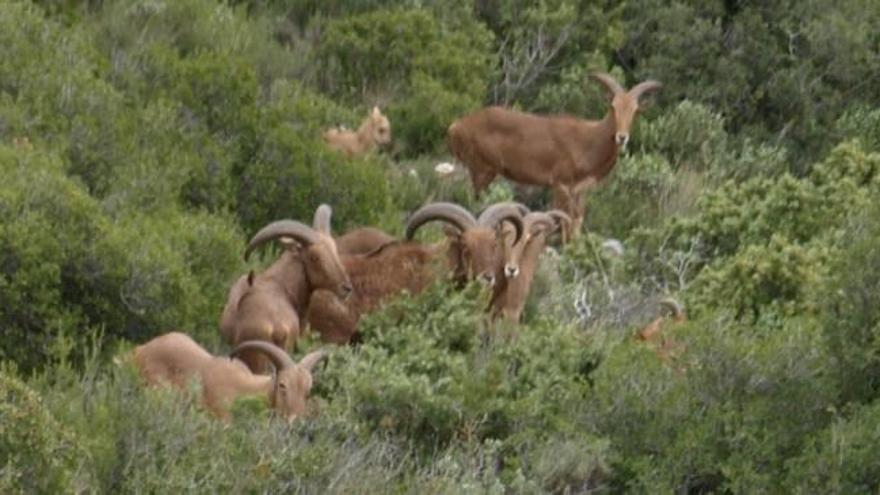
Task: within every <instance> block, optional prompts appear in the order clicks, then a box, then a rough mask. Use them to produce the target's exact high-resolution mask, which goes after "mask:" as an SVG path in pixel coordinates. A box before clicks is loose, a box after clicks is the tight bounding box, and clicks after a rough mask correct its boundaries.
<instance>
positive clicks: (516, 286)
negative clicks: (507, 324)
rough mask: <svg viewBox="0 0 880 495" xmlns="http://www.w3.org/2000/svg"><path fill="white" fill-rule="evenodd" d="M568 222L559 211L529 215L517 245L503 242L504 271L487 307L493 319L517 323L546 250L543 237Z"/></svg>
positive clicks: (508, 241) (565, 215) (569, 220)
mask: <svg viewBox="0 0 880 495" xmlns="http://www.w3.org/2000/svg"><path fill="white" fill-rule="evenodd" d="M570 222H571V218H570V217H569V216H568V215H567V214H566V213H564V212H562V211H559V210H550V211H548V212H546V213H545V212H531V213H529V214H527V215H526V216H525V217H524V218H523V235H522V238H521V239H520V240H519V242H517V243H513V242H512V240H511V239H509V237H508V238H507V239H505V243H504V260H505V263H504V270H503V273H502V276H501V277H500V281H499V283H498V284H496V285H495V288H494V291H493V294H492V300H491V303H490V306H491V312H492V316H493V317H496V318H498V317H501V318H504V319H505V320H508V321H511V322H518V321H520V319H521V318H522V312H523V308H525V304H526V299H527V298H528V296H529V292H530V291H531V288H532V280H533V279H534V277H535V270H537V268H538V261H539V258H540V256H541V254H542V253H543V252H544V250H545V248H546V246H547V244H546V239H547V236H549V235H550V234H551V233H552V232H555V231H557V230H559V231H560V232H565V229H566V228H567V227H568V224H569V223H570Z"/></svg>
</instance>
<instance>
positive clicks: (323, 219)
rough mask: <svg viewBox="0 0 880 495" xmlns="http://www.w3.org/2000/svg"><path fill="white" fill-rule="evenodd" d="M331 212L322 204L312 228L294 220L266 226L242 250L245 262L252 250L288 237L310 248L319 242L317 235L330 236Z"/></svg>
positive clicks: (328, 207) (327, 206)
mask: <svg viewBox="0 0 880 495" xmlns="http://www.w3.org/2000/svg"><path fill="white" fill-rule="evenodd" d="M332 213H333V210H332V209H331V208H330V206H329V205H326V204H322V205H321V206H319V207H318V209H317V210H315V218H314V220H313V224H314V228H313V227H309V226H308V225H306V224H304V223H301V222H297V221H296V220H277V221H274V222H272V223H270V224H269V225H266V226H265V227H263V228H262V229H260V231H259V232H257V233H256V234H254V237H253V238H251V240H250V241H249V242H248V245H247V248H245V250H244V259H245V260H247V259H248V257H249V256H250V255H251V253H252V252H253V251H254V249H257V248H258V247H260V246H262V245H263V244H265V243H267V242H270V241H274V240H275V239H278V238H281V237H290V238H293V239H294V240H296V242H299V243H300V244H302V245H303V246H306V247H308V246H311V245H312V244H315V243H316V242H318V241H319V240H320V236H319V234H325V235H327V236H328V237H329V236H330V217H331V215H332Z"/></svg>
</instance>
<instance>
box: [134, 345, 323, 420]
mask: <svg viewBox="0 0 880 495" xmlns="http://www.w3.org/2000/svg"><path fill="white" fill-rule="evenodd" d="M246 351H250V352H258V353H261V354H263V355H264V356H266V357H267V358H268V359H269V360H270V361H271V362H272V364H273V365H274V366H275V370H276V374H275V375H274V376H269V375H257V374H254V373H253V372H251V371H250V370H249V369H248V367H247V366H246V365H245V364H244V363H243V362H242V361H239V360H238V359H235V357H236V356H238V355H240V354H241V353H242V352H246ZM325 355H326V352H325V351H323V350H319V351H314V352H311V353H309V354H307V355H306V356H305V357H304V358H303V359H302V360H301V361H300V362H299V363H294V362H293V360H292V359H291V358H290V356H288V355H287V353H286V352H284V351H282V350H281V349H279V348H278V347H276V346H274V345H272V344H269V343H266V342H262V341H249V342H243V343H241V344H239V345H238V346H237V347H236V348H235V349H234V350H233V351H232V353H231V354H230V356H229V357H220V356H213V355H211V354H210V353H209V352H208V351H206V350H205V349H204V348H202V347H201V346H200V345H199V344H197V343H196V342H195V341H193V339H191V338H190V337H189V336H188V335H185V334H183V333H180V332H171V333H167V334H165V335H161V336H159V337H156V338H154V339H153V340H151V341H149V342H147V343H146V344H143V345H140V346H138V347H136V348H135V350H134V364H135V366H136V367H137V368H138V370H139V371H140V374H141V376H142V377H143V378H144V380H146V382H147V383H148V384H150V385H158V384H162V383H170V384H171V385H173V386H175V387H177V388H179V389H185V388H186V385H187V383H188V382H189V381H190V380H192V379H197V380H198V381H199V382H200V384H201V389H202V403H203V404H204V405H205V407H206V408H207V409H208V410H209V411H211V413H213V414H214V415H215V416H217V417H219V418H221V419H224V420H229V419H230V416H229V407H230V405H232V403H233V402H234V401H235V399H237V398H239V397H244V396H250V395H254V396H263V397H265V398H266V400H267V401H268V402H269V405H270V406H271V407H272V408H273V409H275V411H276V412H277V413H278V414H279V415H280V416H281V417H283V418H285V419H286V420H287V421H293V420H294V419H296V418H297V417H299V416H302V415H303V414H304V413H305V412H306V405H307V404H306V402H307V400H308V395H309V391H310V390H311V388H312V368H314V366H315V364H316V363H317V362H318V361H320V360H321V359H322V358H323V357H324V356H325Z"/></svg>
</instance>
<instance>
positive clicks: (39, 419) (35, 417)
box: [0, 371, 89, 493]
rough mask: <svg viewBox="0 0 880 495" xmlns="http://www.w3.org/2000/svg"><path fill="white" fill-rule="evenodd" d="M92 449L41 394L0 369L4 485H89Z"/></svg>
mask: <svg viewBox="0 0 880 495" xmlns="http://www.w3.org/2000/svg"><path fill="white" fill-rule="evenodd" d="M87 456H88V452H87V451H86V450H85V449H84V448H82V446H81V444H80V442H79V439H78V438H77V437H76V435H75V434H74V433H73V431H71V429H70V428H68V427H66V426H65V425H63V424H61V423H60V422H59V421H58V420H57V419H56V418H54V417H53V416H52V414H51V413H50V412H49V411H48V410H47V408H46V405H45V404H44V403H43V400H42V398H41V397H40V395H39V394H38V393H37V392H35V391H34V390H33V389H31V388H30V387H28V386H27V385H26V384H25V383H24V382H22V381H21V380H19V379H18V378H16V377H15V376H14V375H12V374H10V373H8V372H6V371H0V490H2V491H3V493H51V492H62V491H71V490H72V491H81V490H85V489H88V488H89V477H88V472H87V471H82V470H78V469H77V468H78V467H79V466H81V465H87V462H86V461H87V459H88V457H87Z"/></svg>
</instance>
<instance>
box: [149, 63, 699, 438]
mask: <svg viewBox="0 0 880 495" xmlns="http://www.w3.org/2000/svg"><path fill="white" fill-rule="evenodd" d="M592 77H593V78H594V79H595V80H597V81H598V82H600V83H601V84H602V85H603V86H604V87H605V88H606V89H608V91H609V92H610V94H611V105H610V109H609V111H608V112H607V114H606V115H605V117H604V118H603V119H602V120H601V121H585V120H579V119H576V118H573V117H568V116H552V117H547V116H537V115H533V114H527V113H522V112H516V111H513V110H509V109H505V108H501V107H489V108H485V109H483V110H479V111H477V112H474V113H472V114H470V115H468V116H465V117H463V118H461V119H458V120H456V121H455V122H453V123H452V125H450V126H449V129H448V131H447V143H448V145H449V149H450V152H451V153H452V155H453V156H454V157H455V158H456V159H457V160H458V161H460V162H461V163H462V164H463V165H464V166H465V167H467V168H468V169H469V171H470V175H471V180H472V183H473V187H474V190H475V192H476V193H477V194H479V193H480V192H482V191H483V190H484V189H485V188H486V187H487V186H488V185H489V183H491V182H492V181H493V180H494V179H495V177H497V176H498V175H502V176H504V177H506V178H508V179H510V180H512V181H514V182H518V183H521V184H529V185H541V186H547V187H550V188H551V189H552V192H553V209H551V210H549V211H546V212H532V211H529V209H528V208H527V207H525V206H524V205H522V204H520V203H516V202H502V203H496V204H493V205H491V206H489V207H488V208H486V209H485V210H484V211H482V212H480V213H479V214H478V215H474V214H473V213H472V212H471V211H469V210H467V209H465V208H463V207H462V206H460V205H457V204H454V203H448V202H435V203H430V204H427V205H425V206H423V207H422V208H420V209H418V210H417V211H415V212H414V213H413V214H412V215H410V217H409V218H408V220H407V222H406V225H405V226H404V232H405V235H404V239H397V238H395V237H394V236H392V235H390V234H388V233H386V232H383V231H382V230H379V229H376V228H374V227H369V226H365V227H361V228H357V229H354V230H351V231H349V232H347V233H345V234H343V235H341V236H338V237H334V236H333V234H332V232H331V229H330V219H331V213H332V212H331V208H330V206H328V205H320V206H319V207H318V208H317V210H316V211H315V215H314V218H313V220H312V225H311V226H309V225H306V224H304V223H301V222H299V221H296V220H278V221H275V222H272V223H270V224H268V225H266V226H265V227H263V228H262V229H260V230H259V231H258V232H257V233H256V234H254V236H253V237H252V238H251V240H250V241H249V242H248V244H247V246H246V248H245V250H244V256H245V259H247V258H248V256H249V255H250V254H251V253H252V252H253V251H254V250H257V249H258V248H260V247H261V246H264V245H265V244H267V243H273V242H277V243H278V244H279V245H280V246H281V247H282V250H281V254H280V255H279V256H278V257H277V259H276V260H275V261H274V262H273V263H272V264H271V265H270V266H269V267H268V268H266V269H264V270H263V271H262V272H260V273H254V272H253V271H251V272H250V273H247V274H243V275H241V277H239V278H238V279H237V280H236V281H235V283H234V284H233V285H232V287H231V288H230V290H229V294H228V297H227V301H226V305H225V307H224V308H223V312H222V314H221V316H220V325H219V326H220V334H221V336H222V338H223V340H224V341H225V342H226V343H227V344H229V346H231V347H232V349H233V350H232V352H231V353H230V355H229V356H228V357H218V356H213V355H211V354H210V353H208V352H207V351H206V350H205V349H203V348H202V347H201V346H199V345H198V344H197V343H196V342H194V341H193V340H192V339H191V338H190V337H188V336H187V335H184V334H182V333H179V332H172V333H167V334H165V335H162V336H159V337H156V338H154V339H153V340H151V341H150V342H147V343H146V344H143V345H140V346H138V347H137V348H136V349H135V351H134V353H133V361H134V363H135V366H136V367H137V368H138V370H139V371H140V373H141V375H142V376H143V378H144V379H145V381H146V382H147V383H148V384H159V383H170V384H172V385H174V386H176V387H178V388H184V387H185V385H186V384H187V383H188V382H189V381H190V380H193V379H195V380H197V381H198V382H199V383H200V385H201V394H202V402H203V404H204V405H205V407H206V408H207V409H208V410H209V411H211V412H212V413H213V414H215V415H216V416H218V417H220V418H223V419H228V418H229V407H230V405H231V403H232V402H233V401H234V400H235V399H236V398H238V397H242V396H253V395H256V396H263V397H265V398H266V399H267V401H268V403H269V404H270V406H271V407H272V408H273V409H274V410H275V412H276V413H277V414H278V415H280V416H282V417H283V418H285V419H287V420H288V421H290V420H293V419H295V418H296V417H299V416H302V415H303V414H304V413H305V412H306V403H307V398H308V394H309V390H310V389H311V386H312V374H311V371H312V368H313V367H314V365H315V364H316V363H317V362H319V361H320V360H321V359H322V358H323V357H324V356H326V354H327V351H326V350H319V351H315V352H312V353H309V354H307V355H306V356H305V357H304V358H303V359H302V360H300V362H299V363H296V362H294V361H293V360H292V359H291V358H290V356H289V354H288V352H290V351H291V350H293V349H295V347H296V343H297V340H298V339H299V338H300V337H301V336H302V335H303V332H304V331H305V330H306V329H307V328H311V329H313V330H314V331H316V332H318V333H319V334H320V336H321V339H322V340H323V341H324V342H327V343H333V344H340V345H344V344H348V343H350V342H353V341H354V340H356V339H357V338H358V321H359V319H360V318H361V317H362V316H363V315H365V314H368V313H370V312H372V311H375V310H377V309H379V308H380V307H381V306H382V304H383V303H385V302H386V301H388V300H389V299H390V298H392V297H394V296H396V295H399V294H401V293H404V292H407V293H410V294H418V293H419V292H421V291H423V290H424V289H425V288H427V287H428V286H429V285H430V284H431V283H432V282H434V281H435V280H438V279H445V280H450V281H452V282H453V283H454V284H455V285H456V286H461V285H464V284H466V283H469V282H471V281H477V282H478V283H481V284H483V285H485V286H486V288H487V290H489V291H491V299H490V303H489V307H488V308H487V313H488V314H489V315H490V316H491V317H492V318H496V319H504V320H508V321H511V322H518V321H519V320H520V318H521V316H522V312H523V307H524V305H525V301H526V298H527V296H528V294H529V290H530V286H531V282H532V279H533V277H534V274H535V269H536V266H537V263H538V258H539V256H540V255H541V253H542V252H543V251H544V250H545V247H546V245H547V243H548V240H549V239H550V237H551V236H553V235H554V234H556V233H558V234H559V238H560V241H561V242H563V243H564V242H566V241H567V240H569V239H571V238H572V237H575V236H577V235H578V233H579V231H580V228H581V227H580V226H581V222H582V220H583V213H584V212H583V208H584V207H583V196H584V194H585V192H586V191H587V190H588V189H589V188H590V187H592V186H593V185H595V184H597V183H598V182H599V181H600V180H601V179H602V178H604V177H605V176H606V175H608V173H609V172H610V171H611V169H612V168H613V167H614V165H615V162H616V160H617V154H618V151H619V150H620V149H622V148H623V147H625V146H626V144H627V142H628V140H629V130H630V126H631V125H632V122H633V118H634V116H635V114H636V111H637V110H638V102H639V97H640V96H641V95H642V94H644V93H646V92H649V91H653V90H656V89H658V88H659V87H660V84H659V83H658V82H656V81H645V82H642V83H640V84H637V85H636V86H635V87H633V88H632V89H630V90H629V91H626V90H624V89H623V88H622V87H621V86H620V85H619V84H618V83H617V82H616V81H615V80H614V79H613V78H612V77H611V76H609V75H607V74H594V75H593V76H592ZM323 138H324V141H325V143H326V145H327V146H328V147H329V148H331V149H335V150H338V151H340V152H342V153H345V154H346V155H349V156H351V155H356V154H360V153H364V152H367V151H370V150H372V149H374V148H375V147H377V146H384V145H387V144H388V143H389V142H390V141H391V126H390V123H389V121H388V119H387V118H386V117H385V116H384V115H383V114H382V112H381V111H380V110H379V108H378V107H374V108H373V110H372V111H371V112H370V115H369V116H368V117H367V119H366V120H365V121H364V123H363V124H362V125H361V126H360V128H359V129H358V130H357V131H356V132H352V131H346V130H341V129H331V130H328V131H327V132H326V133H324V135H323ZM432 222H440V223H443V224H444V226H445V229H444V232H445V239H444V240H442V241H439V242H435V243H422V242H419V241H417V240H414V237H415V234H416V232H417V231H418V230H419V229H420V228H421V227H422V226H424V225H427V224H430V223H432ZM664 304H666V305H668V306H670V307H671V308H673V313H674V317H675V319H676V320H680V319H683V312H682V310H681V308H680V306H678V304H677V303H675V302H674V301H666V302H664ZM661 322H662V320H661V319H658V320H656V321H655V322H653V323H652V324H651V325H649V327H648V328H646V329H644V330H642V332H640V333H639V334H638V338H639V339H641V340H646V341H650V340H654V339H655V338H656V336H655V335H656V334H657V333H658V332H659V328H660V324H661ZM666 347H669V346H667V345H665V344H661V345H660V347H659V348H658V352H660V351H662V352H663V353H664V354H668V353H669V352H670V349H667V348H666Z"/></svg>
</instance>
